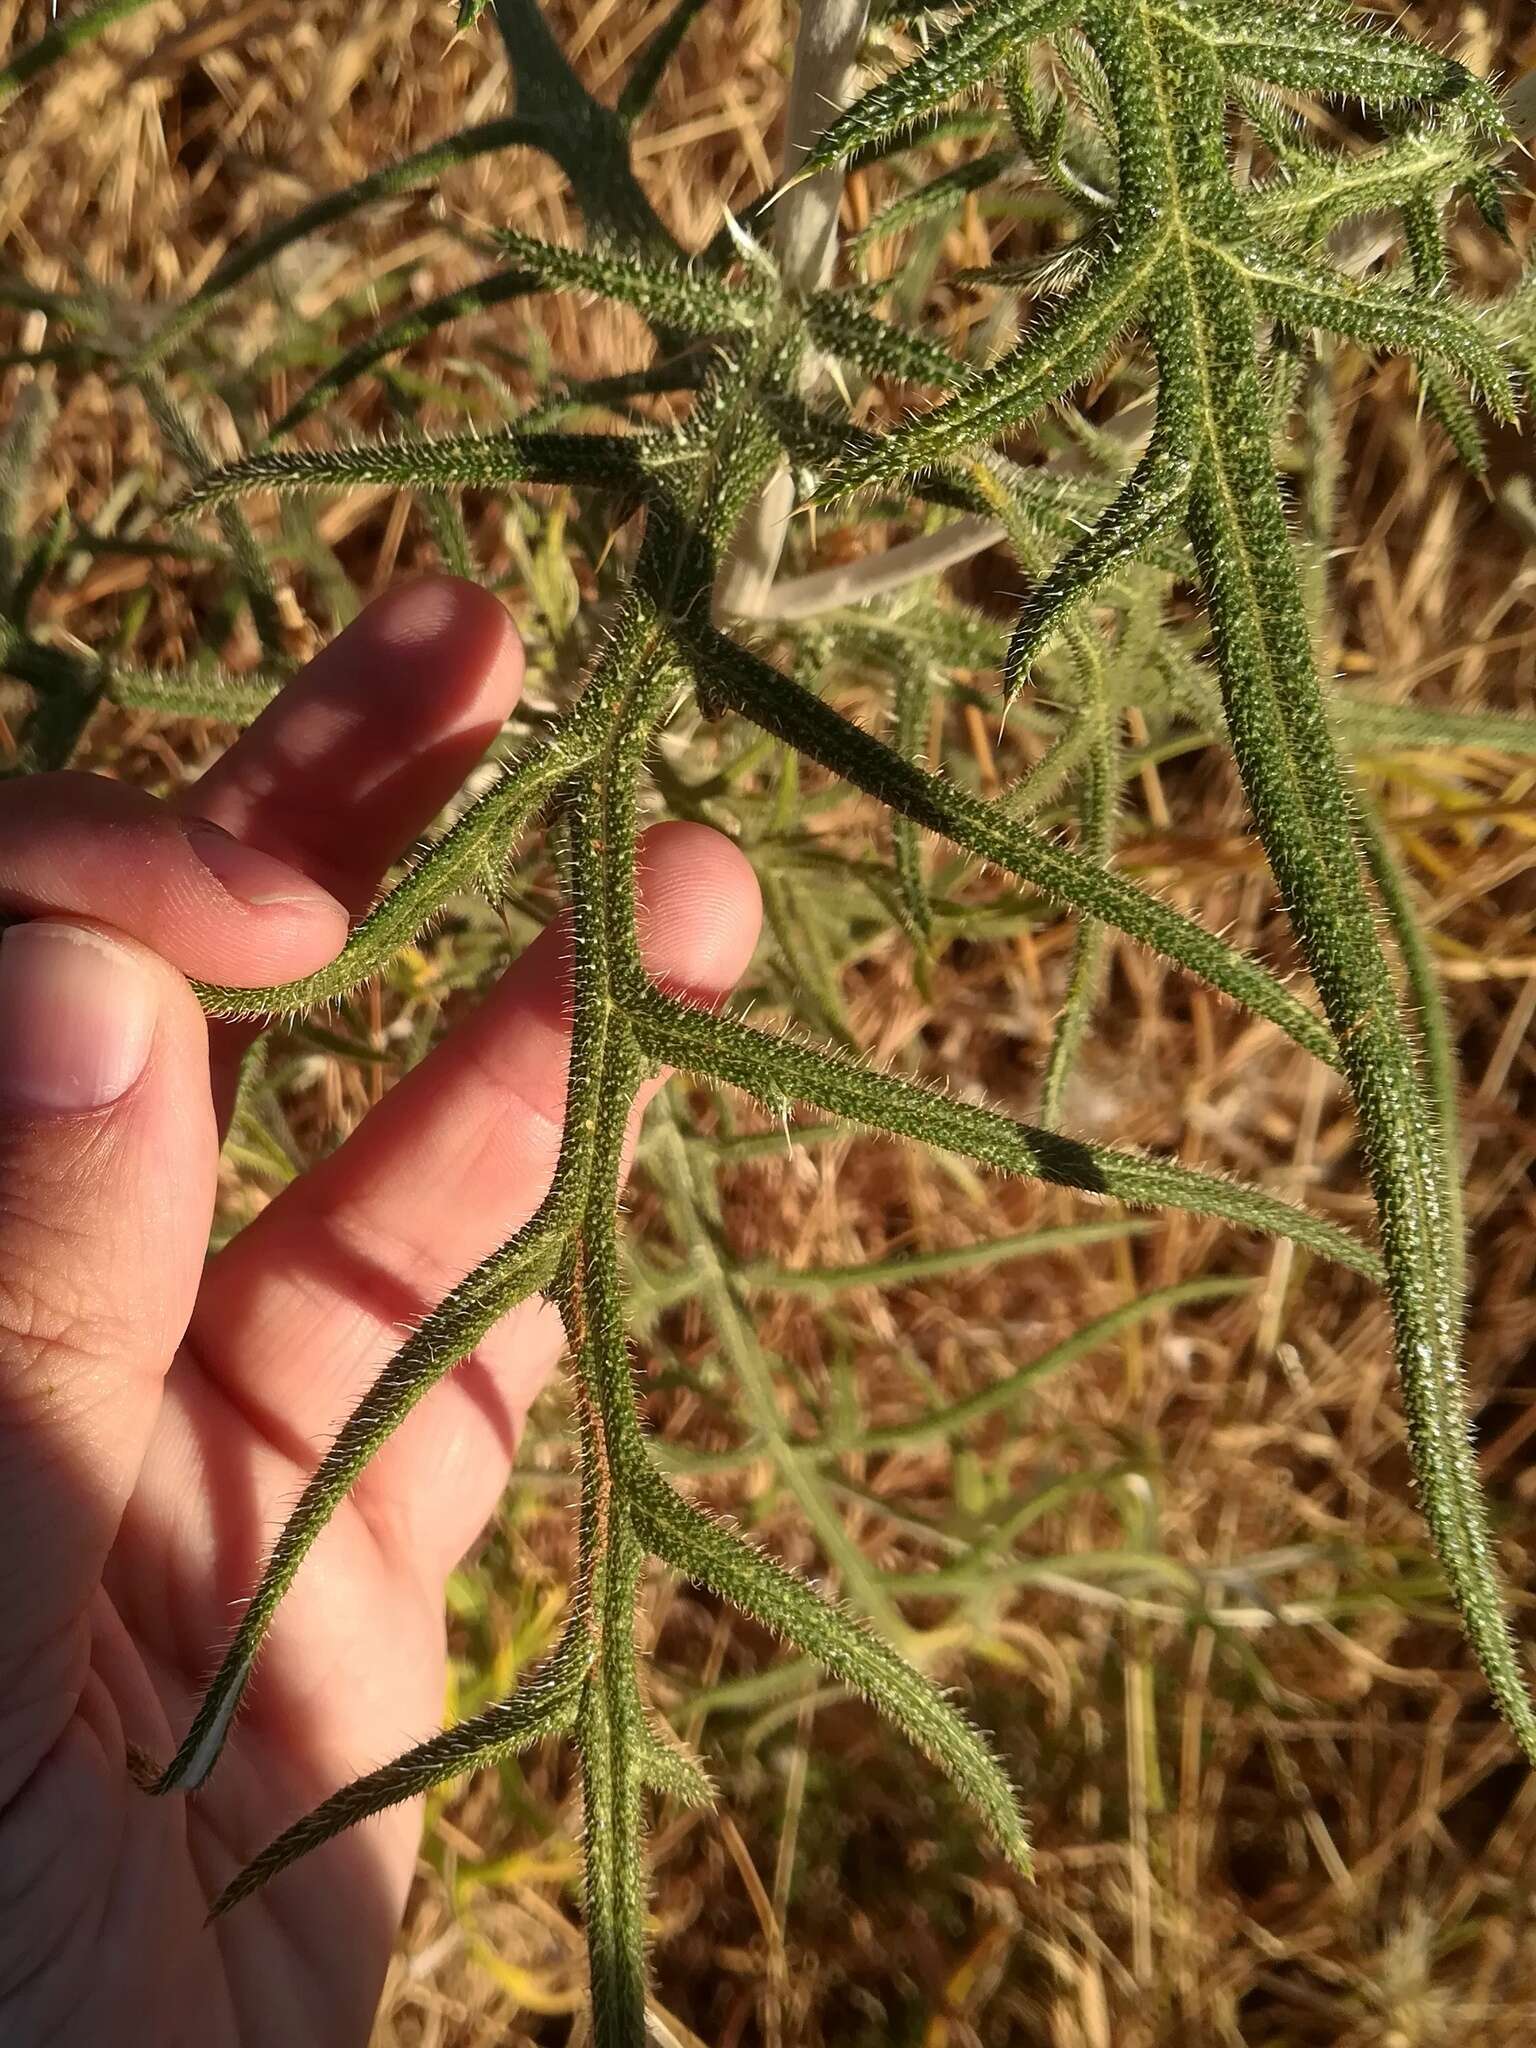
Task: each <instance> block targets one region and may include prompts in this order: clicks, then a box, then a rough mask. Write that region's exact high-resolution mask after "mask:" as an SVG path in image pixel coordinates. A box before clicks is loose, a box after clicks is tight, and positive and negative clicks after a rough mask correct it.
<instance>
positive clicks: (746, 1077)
mask: <svg viewBox="0 0 1536 2048" xmlns="http://www.w3.org/2000/svg"><path fill="white" fill-rule="evenodd" d="M627 1000H628V1004H629V1014H630V1016H631V1019H632V1021H633V1025H634V1029H635V1035H636V1037H637V1038H638V1040H639V1042H640V1044H641V1046H642V1048H643V1049H644V1050H645V1051H646V1052H647V1053H649V1054H650V1055H651V1057H652V1058H653V1059H657V1060H664V1061H666V1062H667V1063H668V1064H669V1065H671V1066H676V1067H683V1068H686V1069H688V1070H689V1071H691V1072H693V1073H697V1074H706V1075H709V1076H710V1077H711V1078H712V1079H714V1080H717V1081H726V1082H728V1083H729V1084H730V1085H731V1086H732V1087H733V1088H741V1089H743V1090H745V1091H746V1093H748V1094H749V1095H752V1096H754V1097H755V1098H756V1100H758V1101H759V1102H761V1103H763V1105H764V1106H765V1107H766V1108H767V1109H769V1110H770V1111H772V1112H773V1113H774V1114H776V1115H782V1114H783V1113H784V1111H785V1110H786V1109H787V1108H788V1107H789V1105H790V1104H791V1103H793V1102H801V1103H806V1104H808V1105H810V1106H811V1107H812V1108H816V1109H824V1110H827V1111H829V1112H830V1113H831V1114H832V1115H833V1116H839V1117H843V1118H845V1119H846V1120H847V1121H848V1122H849V1123H855V1124H859V1125H862V1126H863V1127H864V1128H865V1129H867V1130H874V1131H884V1132H887V1133H889V1134H893V1135H896V1136H900V1137H906V1138H913V1139H916V1140H917V1141H918V1142H919V1143H920V1144H923V1145H929V1146H936V1147H938V1148H939V1149H940V1150H942V1151H947V1152H956V1153H959V1154H961V1155H962V1156H964V1157H965V1158H968V1159H975V1160H977V1161H979V1163H980V1164H981V1165H983V1166H990V1167H991V1168H993V1170H994V1171H995V1172H998V1173H1007V1174H1021V1175H1024V1176H1027V1177H1030V1178H1033V1179H1037V1180H1043V1181H1048V1182H1050V1183H1051V1184H1052V1185H1053V1186H1055V1187H1064V1188H1075V1189H1077V1190H1078V1191H1079V1192H1080V1193H1082V1194H1091V1195H1108V1196H1112V1197H1113V1198H1114V1199H1115V1200H1116V1201H1120V1202H1128V1203H1130V1204H1131V1205H1132V1206H1134V1207H1137V1208H1154V1209H1155V1208H1171V1209H1187V1210H1188V1211H1189V1213H1190V1214H1191V1215H1195V1216H1216V1217H1220V1218H1221V1219H1222V1221H1224V1222H1227V1223H1231V1224H1234V1225H1236V1227H1237V1228H1239V1229H1243V1230H1256V1231H1263V1232H1268V1233H1269V1234H1270V1235H1272V1236H1276V1237H1288V1238H1290V1239H1291V1240H1292V1241H1293V1242H1294V1243H1296V1244H1300V1245H1304V1246H1306V1247H1307V1249H1308V1250H1310V1251H1315V1252H1317V1253H1319V1254H1320V1255H1321V1256H1322V1257H1323V1258H1327V1259H1333V1260H1334V1261H1336V1262H1337V1263H1338V1264H1339V1265H1343V1266H1348V1267H1349V1268H1351V1269H1352V1270H1353V1271H1354V1272H1357V1273H1363V1274H1365V1275H1366V1277H1367V1278H1369V1279H1375V1280H1379V1279H1380V1278H1381V1277H1382V1268H1381V1262H1380V1260H1379V1259H1378V1258H1377V1257H1376V1255H1375V1253H1374V1252H1372V1251H1370V1250H1369V1249H1368V1248H1367V1247H1366V1246H1365V1245H1363V1244H1361V1243H1360V1241H1359V1239H1358V1238H1354V1237H1351V1236H1350V1234H1349V1232H1348V1231H1346V1230H1340V1229H1339V1228H1338V1227H1337V1226H1336V1225H1335V1224H1332V1223H1329V1222H1327V1221H1325V1219H1324V1218H1322V1217H1320V1216H1314V1215H1313V1214H1311V1212H1310V1211H1308V1210H1305V1209H1298V1208H1296V1207H1295V1206H1294V1205H1293V1204H1291V1203H1289V1202H1282V1201H1278V1200H1277V1199H1276V1198H1275V1197H1274V1196H1272V1195H1267V1194H1265V1193H1264V1192H1263V1191H1262V1190H1261V1189H1259V1188H1250V1187H1245V1186H1243V1185H1242V1183H1241V1182H1238V1181H1226V1180H1222V1179H1221V1178H1220V1177H1219V1176H1218V1175H1216V1174H1209V1173H1196V1172H1194V1171H1192V1170H1191V1169H1190V1168H1188V1167H1182V1166H1175V1165H1173V1164H1172V1163H1171V1162H1169V1161H1167V1160H1162V1159H1149V1158H1141V1157H1139V1156H1138V1155H1137V1154H1136V1153H1133V1152H1122V1151H1116V1150H1114V1149H1113V1148H1111V1147H1107V1146H1102V1145H1090V1144H1088V1143H1086V1142H1085V1141H1084V1140H1082V1139H1078V1138H1066V1137H1063V1136H1061V1135H1060V1134H1059V1133H1057V1132H1055V1131H1046V1130H1040V1129H1038V1128H1036V1127H1035V1126H1033V1125H1031V1124H1024V1123H1018V1122H1015V1120H1014V1119H1013V1118H1012V1117H1008V1116H1004V1115H1003V1114H1002V1113H1001V1112H1000V1111H998V1110H995V1109H984V1108H982V1107H981V1106H980V1105H979V1104H976V1103H972V1102H961V1101H957V1100H954V1099H952V1098H951V1097H948V1096H945V1095H942V1094H940V1093H939V1092H938V1091H937V1090H935V1089H932V1088H927V1087H924V1086H921V1085H919V1084H918V1083H917V1082H914V1081H905V1080H902V1079H900V1078H899V1077H898V1076H896V1075H894V1074H882V1073H877V1072H876V1071H875V1070H874V1069H872V1068H870V1067H865V1066H860V1065H859V1064H857V1063H856V1062H854V1061H852V1060H850V1059H847V1058H846V1057H844V1056H843V1055H841V1054H838V1053H834V1052H830V1051H824V1050H822V1049H820V1048H819V1047H816V1046H811V1045H801V1044H798V1043H797V1042H796V1041H794V1040H793V1039H790V1038H785V1037H780V1038H775V1037H774V1036H772V1035H771V1034H770V1033H767V1032H763V1031H758V1030H755V1029H754V1028H753V1027H751V1026H750V1025H746V1024H742V1023H739V1022H738V1021H737V1020H736V1019H734V1018H731V1017H723V1016H708V1015H705V1014H703V1013H701V1012H699V1011H696V1010H688V1009H685V1008H684V1007H683V1005H682V1004H680V1003H674V1002H672V1001H671V1000H670V999H669V998H667V997H665V996H662V995H659V994H656V993H655V992H641V991H631V992H630V994H629V996H628V999H627Z"/></svg>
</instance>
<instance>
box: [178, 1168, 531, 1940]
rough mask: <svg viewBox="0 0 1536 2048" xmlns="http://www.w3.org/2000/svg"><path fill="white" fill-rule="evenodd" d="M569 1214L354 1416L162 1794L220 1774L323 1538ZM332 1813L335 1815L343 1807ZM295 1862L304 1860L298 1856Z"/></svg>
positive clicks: (432, 1320)
mask: <svg viewBox="0 0 1536 2048" xmlns="http://www.w3.org/2000/svg"><path fill="white" fill-rule="evenodd" d="M561 1207H562V1204H561V1203H560V1200H559V1197H558V1194H554V1193H552V1194H551V1196H550V1197H548V1198H547V1199H546V1201H545V1203H544V1205H543V1206H542V1207H541V1209H540V1210H539V1213H538V1214H537V1215H536V1216H535V1217H534V1218H533V1219H532V1221H531V1222H529V1223H527V1224H525V1225H524V1227H523V1228H522V1229H521V1230H520V1231H518V1232H517V1233H516V1235H515V1236H513V1237H511V1238H509V1239H508V1241H507V1242H506V1243H505V1244H504V1245H502V1246H501V1247H500V1248H499V1250H497V1251H495V1252H492V1253H491V1255H490V1256H489V1257H488V1258H486V1259H484V1260H482V1261H481V1263H480V1264H479V1265H478V1266H477V1267H476V1268H475V1270H474V1272H473V1273H471V1274H470V1275H469V1276H468V1277H467V1278H466V1279H464V1280H462V1281H461V1282H460V1283H459V1285H458V1286H457V1287H455V1288H454V1289H453V1290H452V1291H451V1292H450V1293H449V1294H448V1295H446V1296H445V1297H444V1299H443V1301H442V1302H441V1303H440V1304H439V1305H438V1307H437V1308H435V1309H434V1310H433V1311H432V1313H431V1315H429V1316H428V1317H427V1318H426V1320H425V1321H424V1322H423V1323H422V1324H421V1326H420V1328H419V1329H417V1330H416V1331H415V1333H414V1334H413V1335H412V1336H411V1337H410V1338H408V1339H407V1341H406V1342H405V1344H403V1345H402V1346H401V1348H400V1350H399V1351H397V1352H396V1354H395V1356H394V1357H393V1358H392V1359H391V1360H390V1362H389V1364H388V1365H387V1366H385V1368H384V1370H383V1371H382V1372H381V1373H380V1374H379V1377H378V1378H377V1379H376V1380H375V1381H374V1383H373V1385H372V1386H371V1387H370V1388H369V1390H368V1392H367V1393H366V1394H365V1395H364V1396H363V1398H362V1400H361V1401H360V1402H359V1403H358V1405H357V1407H356V1408H354V1409H353V1411H352V1413H351V1415H350V1416H349V1417H348V1418H347V1420H346V1422H345V1423H344V1424H343V1425H342V1428H341V1431H340V1433H339V1434H338V1436H337V1437H336V1440H335V1442H334V1443H333V1444H332V1445H331V1447H330V1449H329V1450H328V1451H327V1452H326V1454H325V1456H324V1457H323V1458H322V1459H321V1460H320V1463H319V1464H318V1465H317V1466H316V1467H315V1469H314V1472H313V1473H312V1474H311V1475H310V1478H309V1479H308V1481H307V1482H306V1484H305V1487H304V1491H303V1493H302V1494H301V1495H300V1497H299V1502H298V1505H297V1507H295V1508H294V1510H293V1512H292V1514H291V1515H290V1516H289V1517H288V1520H287V1522H286V1523H285V1524H284V1527H283V1531H282V1533H281V1535H280V1536H279V1537H278V1539H277V1541H276V1543H275V1544H274V1545H273V1547H272V1552H271V1555H270V1556H269V1557H268V1559H267V1562H266V1565H265V1567H264V1569H263V1571H262V1575H261V1582H260V1584H259V1585H258V1586H257V1588H256V1591H255V1592H254V1593H253V1594H252V1595H251V1598H250V1601H249V1604H248V1605H247V1607H246V1610H245V1612H244V1614H243V1615H242V1616H241V1617H240V1626H239V1627H238V1628H237V1629H236V1631H235V1636H234V1640H233V1642H232V1643H231V1644H230V1646H229V1648H228V1650H227V1651H226V1652H225V1654H224V1658H223V1661H222V1662H221V1664H220V1666H219V1669H218V1671H217V1672H216V1674H215V1675H214V1678H213V1681H212V1683H211V1684H210V1685H209V1687H208V1689H207V1691H206V1692H205V1693H204V1695H203V1699H202V1704H201V1705H200V1706H199V1708H198V1711H197V1713H196V1715H195V1717H194V1718H193V1722H192V1725H191V1727H190V1728H189V1729H188V1730H187V1734H186V1737H185V1739H184V1740H183V1742H182V1744H181V1747H180V1748H179V1749H178V1750H177V1752H176V1754H175V1756H174V1757H173V1758H172V1759H171V1761H170V1763H169V1764H168V1765H167V1766H166V1768H165V1770H164V1772H163V1773H162V1774H161V1776H160V1778H159V1780H158V1782H157V1783H156V1785H155V1787H154V1789H155V1791H156V1792H172V1791H180V1790H186V1791H192V1790H195V1789H196V1787H197V1786H199V1785H200V1784H202V1782H203V1780H204V1779H205V1778H206V1777H207V1775H208V1773H209V1772H210V1771H211V1770H212V1769H213V1766H214V1764H215V1763H216V1762H217V1761H218V1757H219V1752H220V1750H221V1749H222V1748H223V1746H224V1741H225V1738H226V1737H227V1735H228V1733H229V1728H230V1724H231V1722H232V1721H233V1719H234V1716H235V1710H236V1708H237V1707H238V1706H239V1704H240V1697H241V1694H242V1693H243V1692H244V1690H245V1685H246V1681H247V1679H248V1678H249V1677H250V1673H251V1667H252V1666H253V1665H254V1663H255V1661H256V1657H257V1653H258V1652H259V1650H260V1648H261V1645H262V1642H263V1640H264V1638H265V1636H266V1633H267V1630H268V1628H269V1627H270V1625H271V1621H272V1617H273V1615H274V1614H275V1613H276V1611H277V1608H278V1605H279V1603H280V1602H281V1600H282V1597H283V1595H284V1594H285V1593H286V1592H287V1590H288V1588H289V1586H290V1585H292V1583H293V1580H294V1577H295V1575H296V1574H297V1572H298V1569H299V1566H300V1565H301V1564H302V1563H303V1561H304V1559H305V1557H306V1556H307V1554H308V1553H309V1550H310V1549H311V1547H312V1546H313V1544H314V1542H315V1540H316V1538H317V1537H318V1536H319V1534H320V1532H321V1530H322V1529H324V1527H325V1525H326V1523H327V1522H329V1521H330V1519H331V1517H332V1515H333V1514H335V1512H336V1510H337V1508H338V1507H339V1506H340V1505H341V1503H342V1501H343V1500H344V1499H345V1497H346V1495H347V1493H348V1492H349V1491H350V1489H351V1487H352V1485H353V1483H354V1481H355V1480H356V1479H357V1477H358V1475H359V1474H360V1473H361V1472H362V1470H363V1468H364V1467H365V1466H366V1465H367V1464H368V1462H369V1461H370V1459H372V1458H373V1457H374V1456H375V1455H376V1454H377V1452H378V1451H379V1449H380V1447H381V1446H382V1445H383V1444H384V1443H385V1442H387V1441H388V1439H389V1438H390V1437H391V1436H392V1435H393V1434H394V1432H395V1431H396V1430H397V1429H398V1428H399V1427H400V1424H401V1423H402V1422H403V1421H404V1420H405V1418H406V1416H407V1415H409V1413H410V1412H411V1410H412V1409H413V1408H414V1407H415V1406H416V1404H417V1403H418V1402H419V1401H420V1400H421V1399H422V1398H423V1396H424V1395H426V1394H427V1393H429V1392H430V1391H431V1389H432V1388H433V1387H435V1386H436V1385H437V1383H438V1381H439V1380H440V1379H442V1377H443V1376H444V1374H445V1373H448V1372H451V1371H452V1370H453V1368H454V1367H455V1366H456V1365H457V1364H459V1362H460V1361H461V1360H462V1359H464V1358H467V1357H468V1355H469V1353H470V1352H471V1351H472V1350H473V1349H474V1347H475V1345H476V1344H478V1343H479V1341H480V1339H481V1338H482V1337H483V1336H484V1335H485V1333H486V1331H487V1330H488V1329H490V1328H491V1326H492V1324H493V1323H496V1322H498V1321H499V1320H500V1319H501V1317H502V1316H504V1315H506V1314H507V1313H508V1311H509V1310H511V1309H512V1308H514V1307H516V1305H517V1304H518V1303H519V1302H520V1301H525V1300H526V1299H527V1298H528V1296H529V1295H531V1294H534V1293H536V1292H537V1291H538V1290H539V1289H540V1288H541V1287H543V1286H545V1285H546V1284H547V1283H548V1281H549V1280H550V1278H551V1277H552V1275H553V1273H554V1270H555V1264H556V1260H557V1258H558V1255H559V1234H558V1233H559V1223H560V1220H561V1219H560V1210H561ZM401 1796H402V1797H404V1796H405V1795H404V1794H402V1795H401ZM338 1797H341V1798H345V1795H344V1794H342V1795H338ZM329 1804H330V1806H331V1808H332V1809H334V1804H335V1802H330V1803H329ZM325 1810H326V1809H322V1811H325ZM355 1817H356V1818H361V1817H362V1816H361V1814H360V1813H359V1814H358V1815H356V1816H355ZM287 1839H288V1838H287V1837H285V1838H284V1840H285V1841H286V1840H287ZM292 1853H293V1854H294V1855H298V1854H301V1853H302V1852H301V1850H299V1849H297V1848H295V1849H294V1850H293V1851H292ZM282 1860H283V1861H287V1860H289V1859H288V1858H287V1857H286V1856H285V1857H284V1858H283V1859H282ZM274 1867H278V1866H274ZM268 1874H270V1873H268ZM259 1881H260V1880H259V1879H258V1880H254V1881H253V1882H259ZM251 1888H252V1887H251V1885H246V1886H245V1889H246V1890H249V1889H251ZM231 1903H233V1901H231Z"/></svg>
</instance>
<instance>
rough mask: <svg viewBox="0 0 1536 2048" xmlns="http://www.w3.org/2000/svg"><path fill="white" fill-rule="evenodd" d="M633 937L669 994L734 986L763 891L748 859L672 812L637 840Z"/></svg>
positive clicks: (757, 922)
mask: <svg viewBox="0 0 1536 2048" xmlns="http://www.w3.org/2000/svg"><path fill="white" fill-rule="evenodd" d="M639 881H640V943H641V948H642V951H643V953H644V956H645V964H646V966H647V967H648V968H649V969H650V971H651V973H652V974H653V975H654V976H655V977H656V980H657V982H658V983H659V984H660V985H661V986H662V987H663V988H665V989H666V990H667V991H668V992H669V993H670V994H673V995H692V996H697V997H702V998H705V999H712V998H715V997H718V996H720V995H723V994H725V993H726V992H727V991H728V990H729V989H731V988H734V987H735V985H736V983H737V982H738V981H739V980H740V978H741V976H742V975H743V974H744V973H745V972H746V969H747V965H748V963H749V962H750V960H751V958H752V954H753V952H754V950H755V949H756V946H757V939H758V932H759V930H760V928H761V925H762V910H763V906H762V892H761V891H760V890H759V888H758V884H757V876H756V875H755V874H754V873H753V870H752V863H751V862H750V861H749V860H748V859H747V857H746V855H745V854H744V853H743V852H742V851H741V849H740V847H738V846H737V845H736V844H735V843H734V842H733V841H732V840H730V839H727V838H726V836H725V834H724V833H723V832H717V831H715V830H714V829H713V827H712V826H709V825H698V824H694V823H692V822H690V821H688V820H686V819H675V820H672V821H670V822H669V823H667V824H664V825H653V826H652V827H651V829H650V831H648V832H647V833H645V835H644V836H643V837H642V839H641V841H640V847H639Z"/></svg>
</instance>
